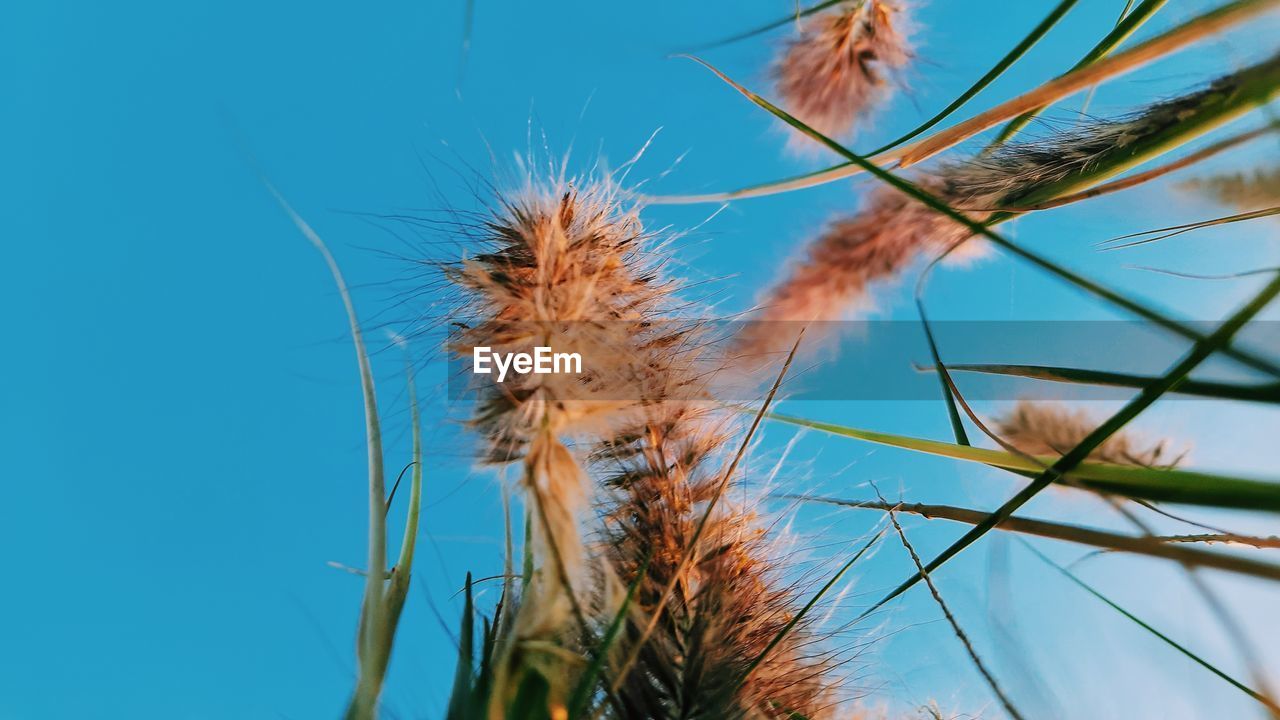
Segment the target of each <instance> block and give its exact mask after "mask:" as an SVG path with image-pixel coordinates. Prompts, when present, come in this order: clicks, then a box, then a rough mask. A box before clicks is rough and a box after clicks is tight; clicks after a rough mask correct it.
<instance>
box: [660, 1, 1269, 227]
mask: <svg viewBox="0 0 1280 720" xmlns="http://www.w3.org/2000/svg"><path fill="white" fill-rule="evenodd" d="M1277 2H1278V0H1235V2H1231V3H1228V4H1226V5H1223V6H1221V7H1218V8H1214V9H1213V10H1210V11H1208V12H1206V13H1204V14H1202V15H1199V16H1197V17H1194V18H1192V19H1191V20H1188V21H1187V22H1185V23H1182V24H1180V25H1178V26H1176V27H1174V28H1171V29H1170V30H1168V31H1166V32H1164V33H1162V34H1161V35H1158V36H1156V37H1154V38H1151V39H1150V40H1147V41H1145V42H1143V43H1142V44H1140V45H1138V46H1136V47H1134V48H1132V49H1130V50H1127V51H1125V52H1123V53H1120V54H1118V55H1116V56H1114V57H1110V58H1106V59H1105V60H1103V61H1102V62H1099V63H1096V64H1095V65H1093V66H1090V67H1083V68H1081V69H1080V70H1077V71H1075V72H1073V73H1069V74H1067V75H1065V76H1063V77H1061V78H1057V79H1055V80H1053V81H1050V82H1049V83H1046V84H1044V85H1042V86H1040V87H1038V88H1035V89H1033V90H1031V91H1029V92H1027V93H1024V94H1022V95H1020V96H1018V97H1016V98H1013V99H1011V100H1008V101H1006V102H1004V103H1001V104H1000V105H998V106H996V107H994V108H991V109H989V110H986V111H984V112H981V113H979V114H977V115H975V116H973V117H971V118H969V119H968V120H965V121H963V122H960V123H958V124H956V125H954V126H952V127H949V128H947V129H946V130H942V131H939V132H935V133H934V134H932V135H930V136H929V137H927V138H925V139H922V140H917V141H916V142H914V143H912V144H910V145H909V146H906V147H903V148H899V149H896V150H893V151H891V152H887V153H882V154H881V155H878V156H876V157H875V160H876V161H878V162H882V163H887V162H890V161H894V160H897V161H898V163H899V164H900V165H901V166H903V167H906V166H908V165H912V164H915V163H918V162H921V161H923V160H925V159H927V158H929V157H932V156H934V155H936V154H938V153H940V152H942V151H944V150H946V149H948V148H950V147H953V146H955V145H956V144H958V143H960V142H962V141H964V140H966V139H968V138H970V137H973V136H974V135H977V134H978V133H980V132H982V131H984V130H986V129H987V128H990V127H992V126H993V125H995V124H997V123H999V122H1002V121H1004V120H1007V119H1009V118H1010V117H1012V116H1014V115H1016V114H1017V113H1021V112H1026V111H1027V110H1029V109H1034V108H1037V107H1041V106H1043V105H1044V104H1046V103H1049V102H1054V101H1056V100H1058V99H1061V98H1062V97H1066V96H1068V95H1070V94H1072V93H1074V92H1077V91H1079V90H1082V89H1085V88H1088V87H1092V86H1096V85H1097V84H1098V83H1100V82H1103V81H1105V80H1108V79H1111V78H1114V77H1118V76H1120V75H1123V74H1125V73H1128V72H1132V71H1134V70H1136V69H1137V68H1139V67H1142V66H1143V65H1145V64H1147V63H1149V62H1151V61H1153V60H1155V59H1157V58H1159V57H1162V56H1164V55H1167V54H1168V53H1171V52H1173V51H1175V50H1178V49H1180V48H1182V47H1185V46H1187V45H1189V44H1191V43H1193V42H1195V41H1197V40H1200V39H1203V38H1204V37H1206V36H1208V35H1211V34H1214V33H1218V32H1222V31H1223V30H1226V29H1227V28H1230V27H1232V26H1234V25H1237V24H1239V23H1241V22H1243V21H1245V20H1247V19H1249V18H1252V17H1255V16H1257V15H1259V14H1261V13H1264V12H1267V11H1269V10H1272V9H1274V8H1275V6H1276V5H1277ZM700 62H701V61H700ZM704 64H705V63H704ZM726 80H727V78H726ZM1183 125H1186V123H1178V124H1175V127H1182V126H1183ZM815 139H816V138H815ZM832 149H835V150H836V152H839V153H840V154H842V155H844V156H845V157H849V155H850V153H849V152H848V151H845V152H841V151H840V150H839V149H836V148H832ZM1166 149H1167V148H1166ZM850 159H852V158H850ZM865 169H866V168H865V167H864V166H863V165H862V164H861V163H858V162H852V163H844V164H841V165H836V166H833V167H830V168H825V169H822V170H817V171H814V172H811V173H807V174H805V175H802V176H799V177H794V178H788V179H785V180H780V181H773V182H768V183H763V184H758V185H754V186H751V187H748V188H743V189H740V190H734V191H731V192H720V193H707V194H702V195H674V196H648V197H647V198H646V200H647V201H648V202H650V203H652V204H689V203H705V202H728V201H730V200H736V199H741V198H747V197H759V196H761V195H771V194H774V193H779V192H787V191H791V190H799V189H804V188H809V187H814V186H817V185H821V184H823V183H827V182H832V181H835V180H839V179H842V178H846V177H850V176H852V175H855V174H857V173H859V172H862V171H863V170H865ZM1103 169H1106V168H1105V167H1104V168H1103ZM1112 174H1114V173H1112ZM1106 177H1109V175H1108V176H1104V177H1100V178H1098V180H1097V181H1098V182H1100V181H1101V180H1103V179H1106ZM1025 203H1026V204H1034V203H1031V201H1025Z"/></svg>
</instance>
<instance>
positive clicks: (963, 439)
mask: <svg viewBox="0 0 1280 720" xmlns="http://www.w3.org/2000/svg"><path fill="white" fill-rule="evenodd" d="M916 310H917V311H918V312H919V313H920V322H921V324H923V325H924V336H925V339H926V340H928V341H929V354H930V355H932V356H933V363H934V368H935V369H936V371H937V374H938V382H939V383H940V384H941V385H942V400H943V401H944V402H945V403H946V404H947V419H948V420H950V421H951V434H952V435H955V437H956V443H957V444H960V445H968V444H969V435H968V433H966V432H965V431H964V421H963V420H961V419H960V410H959V409H957V408H956V399H955V396H953V395H952V394H951V376H950V375H949V374H948V373H947V366H946V365H944V364H943V363H942V356H941V355H939V354H938V343H937V341H936V340H935V339H934V337H933V328H932V327H931V326H930V325H929V317H928V316H927V315H926V314H925V311H924V303H923V302H921V300H920V298H918V297H917V298H916Z"/></svg>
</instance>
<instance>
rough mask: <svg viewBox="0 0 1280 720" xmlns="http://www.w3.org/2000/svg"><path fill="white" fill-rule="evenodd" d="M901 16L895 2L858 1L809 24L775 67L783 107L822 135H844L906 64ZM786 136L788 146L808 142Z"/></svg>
mask: <svg viewBox="0 0 1280 720" xmlns="http://www.w3.org/2000/svg"><path fill="white" fill-rule="evenodd" d="M902 12H903V11H902V7H901V6H900V5H899V4H898V3H897V2H892V1H890V0H861V1H856V2H848V3H845V4H843V5H842V6H839V7H837V8H835V9H833V10H830V11H827V12H824V13H820V14H818V15H816V16H815V17H813V18H811V19H810V20H808V21H807V22H806V23H805V24H804V25H803V27H802V28H801V31H800V35H799V37H797V38H795V39H794V40H792V41H791V42H790V43H789V44H788V45H787V48H786V50H785V51H784V52H783V53H782V55H781V57H779V59H778V60H777V62H776V63H775V64H774V68H773V74H774V77H775V80H776V82H777V90H778V95H779V96H780V97H781V98H782V100H783V104H784V106H785V107H786V108H787V109H788V110H789V111H790V112H791V113H792V114H793V115H795V116H796V117H797V118H799V119H800V120H801V121H803V122H804V123H806V124H808V125H809V126H810V127H812V128H814V129H815V130H817V131H819V132H821V133H822V134H823V135H826V136H828V137H840V136H844V135H848V134H849V133H850V131H852V130H853V128H854V125H855V123H856V122H857V121H858V120H859V119H860V118H863V117H865V116H866V115H867V114H868V113H869V112H870V111H871V110H872V109H873V108H874V107H876V106H877V105H878V104H880V103H881V102H883V100H884V99H885V98H886V97H888V95H889V94H890V92H891V90H892V86H893V83H892V81H891V78H890V74H891V73H893V72H895V71H898V70H900V69H901V68H903V67H904V66H906V64H907V63H908V62H909V61H910V59H911V55H912V53H911V48H910V46H909V45H908V43H907V39H906V37H905V35H904V33H903V25H904V24H905V20H904V18H902V17H901V15H902ZM791 137H792V141H793V147H804V146H805V145H807V144H809V143H810V142H811V141H809V140H808V139H806V138H804V137H803V136H801V135H792V136H791Z"/></svg>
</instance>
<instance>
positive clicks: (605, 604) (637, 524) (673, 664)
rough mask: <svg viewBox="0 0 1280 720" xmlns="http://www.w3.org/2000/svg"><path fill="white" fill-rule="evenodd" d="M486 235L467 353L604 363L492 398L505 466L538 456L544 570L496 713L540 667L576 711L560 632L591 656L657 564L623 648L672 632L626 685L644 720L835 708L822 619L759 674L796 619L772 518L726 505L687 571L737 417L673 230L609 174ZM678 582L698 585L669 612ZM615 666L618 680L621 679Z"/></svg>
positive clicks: (458, 348) (535, 506)
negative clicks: (728, 405) (722, 395)
mask: <svg viewBox="0 0 1280 720" xmlns="http://www.w3.org/2000/svg"><path fill="white" fill-rule="evenodd" d="M483 229H484V235H485V238H484V239H485V240H486V241H487V242H486V244H487V245H488V247H486V248H485V251H484V252H482V253H481V254H478V255H476V256H474V257H472V258H469V259H465V260H463V261H461V262H460V263H458V264H456V265H453V266H450V267H448V268H446V273H447V275H448V277H449V278H450V279H451V280H452V281H453V282H454V283H455V284H456V285H458V286H459V287H461V288H464V289H465V290H467V291H468V292H467V293H466V295H467V298H466V300H467V302H466V307H465V309H464V311H463V314H464V316H466V317H468V318H469V320H468V321H467V322H465V323H463V324H462V325H461V327H460V329H459V331H458V333H457V334H456V336H455V337H454V339H453V340H452V343H451V345H452V348H453V351H454V352H455V353H456V354H457V355H459V356H462V357H470V353H471V348H473V347H476V346H487V347H490V348H492V349H493V350H494V351H495V352H498V351H501V352H528V351H530V350H531V349H532V348H534V347H537V346H551V347H554V348H555V349H556V350H557V351H559V350H561V349H565V350H576V351H581V352H582V354H583V357H584V358H589V361H588V362H586V363H584V365H585V366H586V367H584V373H582V374H581V375H554V374H549V375H537V374H527V375H517V376H513V377H509V378H507V380H506V381H505V382H503V383H492V384H488V385H485V386H483V387H481V388H479V390H478V394H479V402H478V403H477V410H476V412H475V415H474V417H473V420H472V423H473V425H474V426H475V427H476V428H477V429H478V430H479V431H480V433H481V434H482V436H483V437H484V439H485V445H486V449H485V457H486V458H487V460H488V461H489V462H492V463H508V462H512V461H516V460H521V461H522V462H523V468H524V485H525V492H526V496H527V497H528V500H529V504H530V505H531V506H532V509H531V523H532V530H533V532H532V541H533V542H532V548H533V552H534V559H535V562H536V564H537V567H536V568H535V571H534V573H533V576H532V578H531V579H530V581H529V582H528V583H527V585H526V586H525V587H524V588H523V590H522V594H521V597H520V598H519V603H518V607H517V609H516V611H515V612H516V616H515V619H514V621H513V622H512V625H511V630H510V632H511V634H512V635H513V636H514V637H512V638H510V639H509V640H507V641H504V645H503V647H504V652H505V653H506V656H505V657H504V658H502V659H501V660H500V662H499V663H498V667H497V668H496V670H495V675H496V677H495V683H494V685H495V686H496V687H498V688H502V690H500V691H499V692H498V693H495V695H494V696H493V697H492V698H491V701H490V714H491V717H500V713H501V708H502V707H504V706H505V705H504V703H505V702H508V701H509V700H510V696H509V695H510V692H512V691H513V688H514V687H515V686H516V685H517V684H518V682H519V677H518V674H519V673H521V672H523V671H524V670H528V669H532V670H533V671H534V672H537V673H538V674H540V675H541V676H542V677H544V678H547V679H548V680H549V681H550V683H549V684H550V685H551V695H552V697H551V703H552V705H553V707H554V706H556V705H557V703H563V702H564V699H565V696H566V694H567V689H568V688H570V687H572V686H574V685H575V684H576V681H577V678H576V677H575V676H576V674H577V668H578V667H579V666H577V665H574V664H572V663H565V662H563V661H561V656H562V655H561V653H552V652H548V651H547V649H546V645H547V641H550V642H551V643H553V644H556V645H557V646H558V647H560V648H564V649H568V651H569V652H580V651H583V650H585V647H584V646H583V645H582V644H580V643H579V641H578V639H577V637H576V632H575V631H576V630H578V629H579V628H575V626H573V625H572V624H571V623H570V621H571V619H572V617H571V613H573V612H575V611H576V612H581V613H582V615H583V618H582V619H583V620H585V623H584V625H585V626H586V627H584V628H581V629H582V630H585V631H586V632H588V633H590V632H591V631H592V630H593V629H595V628H598V627H600V626H601V625H603V624H604V621H602V619H601V618H607V617H609V616H610V615H611V614H612V612H614V611H616V607H617V602H616V597H617V595H618V593H617V592H616V590H617V588H618V587H620V586H627V585H630V584H631V583H632V582H634V581H636V580H637V578H638V577H639V572H640V570H639V568H640V567H641V565H642V564H643V563H644V559H645V558H651V559H650V562H649V565H648V570H647V571H646V573H645V575H644V578H643V582H642V583H641V584H640V586H639V592H638V595H637V597H636V599H635V602H634V604H633V605H632V606H631V614H630V617H629V618H628V624H627V627H626V630H625V631H624V634H623V637H622V638H621V639H620V640H619V642H618V649H619V650H620V651H621V650H624V649H625V650H630V649H633V648H636V642H637V641H638V638H639V636H640V635H641V630H640V628H642V627H644V626H645V625H646V624H647V623H648V619H649V618H650V617H652V616H653V615H652V614H654V613H657V614H659V617H660V623H659V625H658V629H657V630H656V631H655V632H654V633H653V634H652V635H651V636H650V637H649V638H647V639H646V640H645V642H644V644H643V646H641V647H639V648H638V650H639V652H638V656H637V657H638V659H637V661H636V664H635V667H634V669H632V670H630V671H629V672H628V674H627V677H626V679H625V682H623V683H622V684H621V687H620V688H619V689H618V692H617V697H616V700H617V701H618V702H621V703H622V704H623V706H624V707H625V708H626V710H627V715H626V716H627V717H650V718H666V717H672V718H674V717H690V716H698V717H717V718H735V717H748V716H750V717H761V716H763V717H768V718H774V717H793V716H794V715H792V713H796V712H799V713H801V714H802V715H803V716H805V717H811V718H821V717H825V716H826V713H825V711H824V708H825V707H826V706H827V705H829V704H830V696H831V690H830V687H831V683H830V682H829V680H828V678H827V677H826V670H827V669H828V668H829V667H830V666H831V664H832V663H831V661H830V658H829V657H828V656H825V655H823V654H821V653H820V652H819V651H817V650H814V649H812V646H813V645H814V644H815V640H816V638H815V637H814V636H813V634H812V633H810V632H809V629H808V627H807V626H806V625H805V624H804V623H801V624H800V625H799V626H797V627H796V628H795V629H794V630H793V631H792V632H791V633H789V634H788V635H787V637H786V638H785V639H784V640H783V641H782V642H781V643H780V644H778V645H777V646H776V647H775V648H774V649H773V650H772V651H771V652H770V653H769V656H768V657H767V658H766V659H765V660H764V661H763V662H760V663H759V664H758V666H756V667H755V668H754V669H752V670H751V671H750V672H747V668H748V667H749V666H750V665H751V664H752V661H753V660H755V659H756V658H757V656H758V655H759V654H760V652H761V651H762V650H763V649H764V648H765V646H766V645H767V644H768V643H769V642H770V641H771V640H772V639H773V637H774V636H775V635H777V634H778V633H779V632H780V631H781V630H782V629H783V628H784V627H785V626H786V624H787V622H788V621H789V620H790V618H791V617H793V615H794V612H795V609H796V605H795V600H796V591H795V590H794V589H793V588H791V587H790V586H788V585H786V584H785V583H783V582H782V580H781V579H780V578H779V577H777V574H778V571H777V569H776V564H775V563H774V562H772V559H773V558H774V557H775V556H774V555H773V554H772V553H773V552H774V548H773V546H772V545H771V543H770V540H769V538H768V537H767V536H766V533H765V531H764V529H763V526H762V525H761V524H760V523H759V522H758V521H757V520H756V518H755V515H754V514H753V512H752V511H751V510H749V509H747V508H741V507H736V506H734V505H732V504H730V503H729V502H727V501H725V502H721V503H718V504H717V505H716V506H715V509H714V510H713V512H712V514H711V515H710V516H709V521H708V525H707V526H706V527H705V529H704V531H703V532H702V533H701V534H700V535H699V536H698V541H697V542H696V543H694V547H693V557H694V561H693V562H691V563H687V564H686V565H684V566H683V568H682V567H681V560H682V557H683V556H684V553H685V552H686V549H687V547H688V544H689V543H690V542H691V541H692V539H693V536H694V534H695V533H694V528H695V527H696V526H697V524H698V523H699V521H700V520H701V518H702V517H703V514H704V513H705V512H706V510H707V507H708V504H709V503H710V502H711V498H712V496H713V494H714V493H715V492H716V490H717V488H718V487H719V486H720V483H721V482H722V481H723V475H724V470H723V467H722V465H723V452H724V448H725V446H726V445H727V444H728V441H729V439H730V437H731V431H730V430H729V429H728V425H727V424H728V423H730V422H731V419H732V415H731V414H726V413H725V411H723V410H719V409H718V408H717V407H716V406H715V405H714V404H713V403H712V402H710V401H711V395H712V393H711V390H710V386H711V383H712V381H713V377H714V370H715V367H716V362H717V361H716V360H714V358H712V359H710V360H708V358H707V357H706V356H707V355H708V354H709V353H708V352H707V350H706V348H707V346H708V344H707V343H706V342H705V337H704V334H703V331H702V328H701V327H700V326H699V325H698V324H697V323H695V322H681V321H680V320H678V318H677V317H676V312H675V310H676V308H674V307H673V305H674V304H673V303H672V302H671V297H672V293H673V292H675V291H676V290H677V289H678V285H677V284H676V283H674V282H673V281H671V280H667V279H665V278H664V277H663V273H662V269H663V268H662V261H661V253H660V252H657V251H658V250H660V249H661V247H662V244H663V243H662V240H661V238H658V237H655V236H653V235H651V234H648V233H646V232H645V230H644V229H643V227H642V225H641V223H640V220H639V217H638V212H637V209H636V208H634V207H630V206H628V205H627V204H626V201H625V198H624V196H623V195H622V193H621V191H620V190H619V189H618V188H617V187H616V186H614V185H612V184H610V183H607V182H588V183H585V184H582V185H577V184H572V183H556V184H553V185H551V186H549V187H542V188H534V189H529V190H526V191H525V192H524V193H523V194H521V195H520V196H518V197H517V198H516V199H513V200H506V201H503V202H501V203H500V205H499V208H498V210H497V211H495V212H493V213H492V215H491V217H490V218H489V220H488V221H487V222H486V223H485V226H484V228H483ZM593 480H594V482H593ZM736 481H737V479H736V478H734V479H733V482H734V483H735V484H736ZM593 488H604V489H606V490H607V491H608V497H604V498H602V497H599V496H598V495H597V493H596V492H595V491H594V490H593ZM593 499H594V501H595V502H596V507H598V508H599V512H600V515H601V518H600V521H601V525H600V533H601V535H600V538H601V546H602V548H603V552H602V553H599V554H598V555H599V557H598V559H600V560H601V562H597V563H588V562H586V558H588V557H591V556H592V552H591V550H590V548H589V546H588V544H587V543H586V542H584V540H583V533H582V532H581V531H580V529H579V528H580V525H581V524H582V522H583V520H584V516H585V515H587V514H588V513H587V512H586V510H587V509H588V508H589V507H590V506H591V504H592V502H593ZM722 499H723V498H722ZM677 571H679V572H680V573H681V576H680V577H679V578H678V579H677V582H678V589H679V590H678V592H676V593H674V594H673V595H672V596H671V597H670V598H669V600H668V601H667V602H666V603H665V605H664V606H662V607H659V600H660V598H661V592H662V588H664V587H665V586H666V584H667V583H668V582H669V581H671V580H672V578H673V576H674V575H675V574H676V573H677ZM566 585H572V587H571V588H567V587H566ZM584 590H592V591H594V596H590V597H588V596H587V595H584V593H583V591H584ZM575 608H576V610H575ZM588 641H589V639H588ZM606 660H607V661H608V662H606V672H605V675H604V679H610V674H611V673H612V672H613V671H614V670H616V669H617V668H614V667H612V663H613V662H614V658H612V655H611V656H610V657H609V658H606ZM503 693H506V694H507V696H506V697H504V696H503ZM610 707H612V706H610ZM632 711H634V712H632Z"/></svg>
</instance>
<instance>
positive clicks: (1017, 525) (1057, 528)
mask: <svg viewBox="0 0 1280 720" xmlns="http://www.w3.org/2000/svg"><path fill="white" fill-rule="evenodd" d="M777 497H781V498H786V499H791V500H800V501H803V502H813V503H821V504H824V505H835V506H839V507H846V508H854V509H866V510H878V511H881V512H888V511H889V510H895V511H898V512H905V513H911V514H912V515H919V516H921V517H924V518H928V519H931V520H932V519H938V520H950V521H952V522H961V523H966V524H969V525H976V524H978V523H980V522H982V520H983V519H984V518H986V517H987V515H988V514H989V513H987V512H985V511H983V510H974V509H972V508H963V507H954V506H951V505H930V504H924V503H890V502H885V501H877V500H842V499H840V498H830V497H815V496H812V495H779V496H777ZM996 530H999V531H1001V532H1012V533H1019V534H1022V535H1034V536H1036V537H1042V538H1048V539H1050V540H1061V541H1063V542H1071V543H1076V544H1078V545H1088V546H1089V547H1095V548H1101V549H1103V550H1113V551H1117V552H1124V553H1130V554H1134V555H1143V556H1146V557H1153V558H1158V559H1161V560H1172V561H1174V562H1177V563H1180V564H1183V565H1189V566H1192V567H1204V568H1212V569H1215V570H1221V571H1224V572H1230V573H1235V574H1239V575H1247V576H1249V577H1256V578H1261V579H1264V580H1272V581H1277V580H1280V565H1276V564H1275V563H1269V562H1262V561H1259V560H1254V559H1252V558H1249V557H1246V556H1243V555H1238V554H1231V553H1222V552H1212V551H1208V550H1202V549H1198V548H1194V547H1187V546H1186V543H1190V542H1197V541H1195V540H1190V539H1188V538H1192V537H1195V536H1189V535H1173V536H1152V537H1135V536H1132V535H1121V534H1119V533H1113V532H1106V531H1103V530H1096V529H1094V528H1088V527H1080V526H1078V525H1068V524H1065V523H1057V522H1051V521H1048V520H1036V519H1033V518H1025V517H1020V516H1017V515H1011V516H1009V518H1007V519H1006V520H1005V521H1004V522H1002V523H1000V525H998V526H997V527H996ZM1201 541H1203V540H1201ZM1209 542H1233V543H1240V544H1245V545H1250V546H1252V547H1274V546H1275V545H1276V544H1277V541H1276V539H1274V538H1252V537H1248V536H1229V535H1213V536H1212V540H1209Z"/></svg>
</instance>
